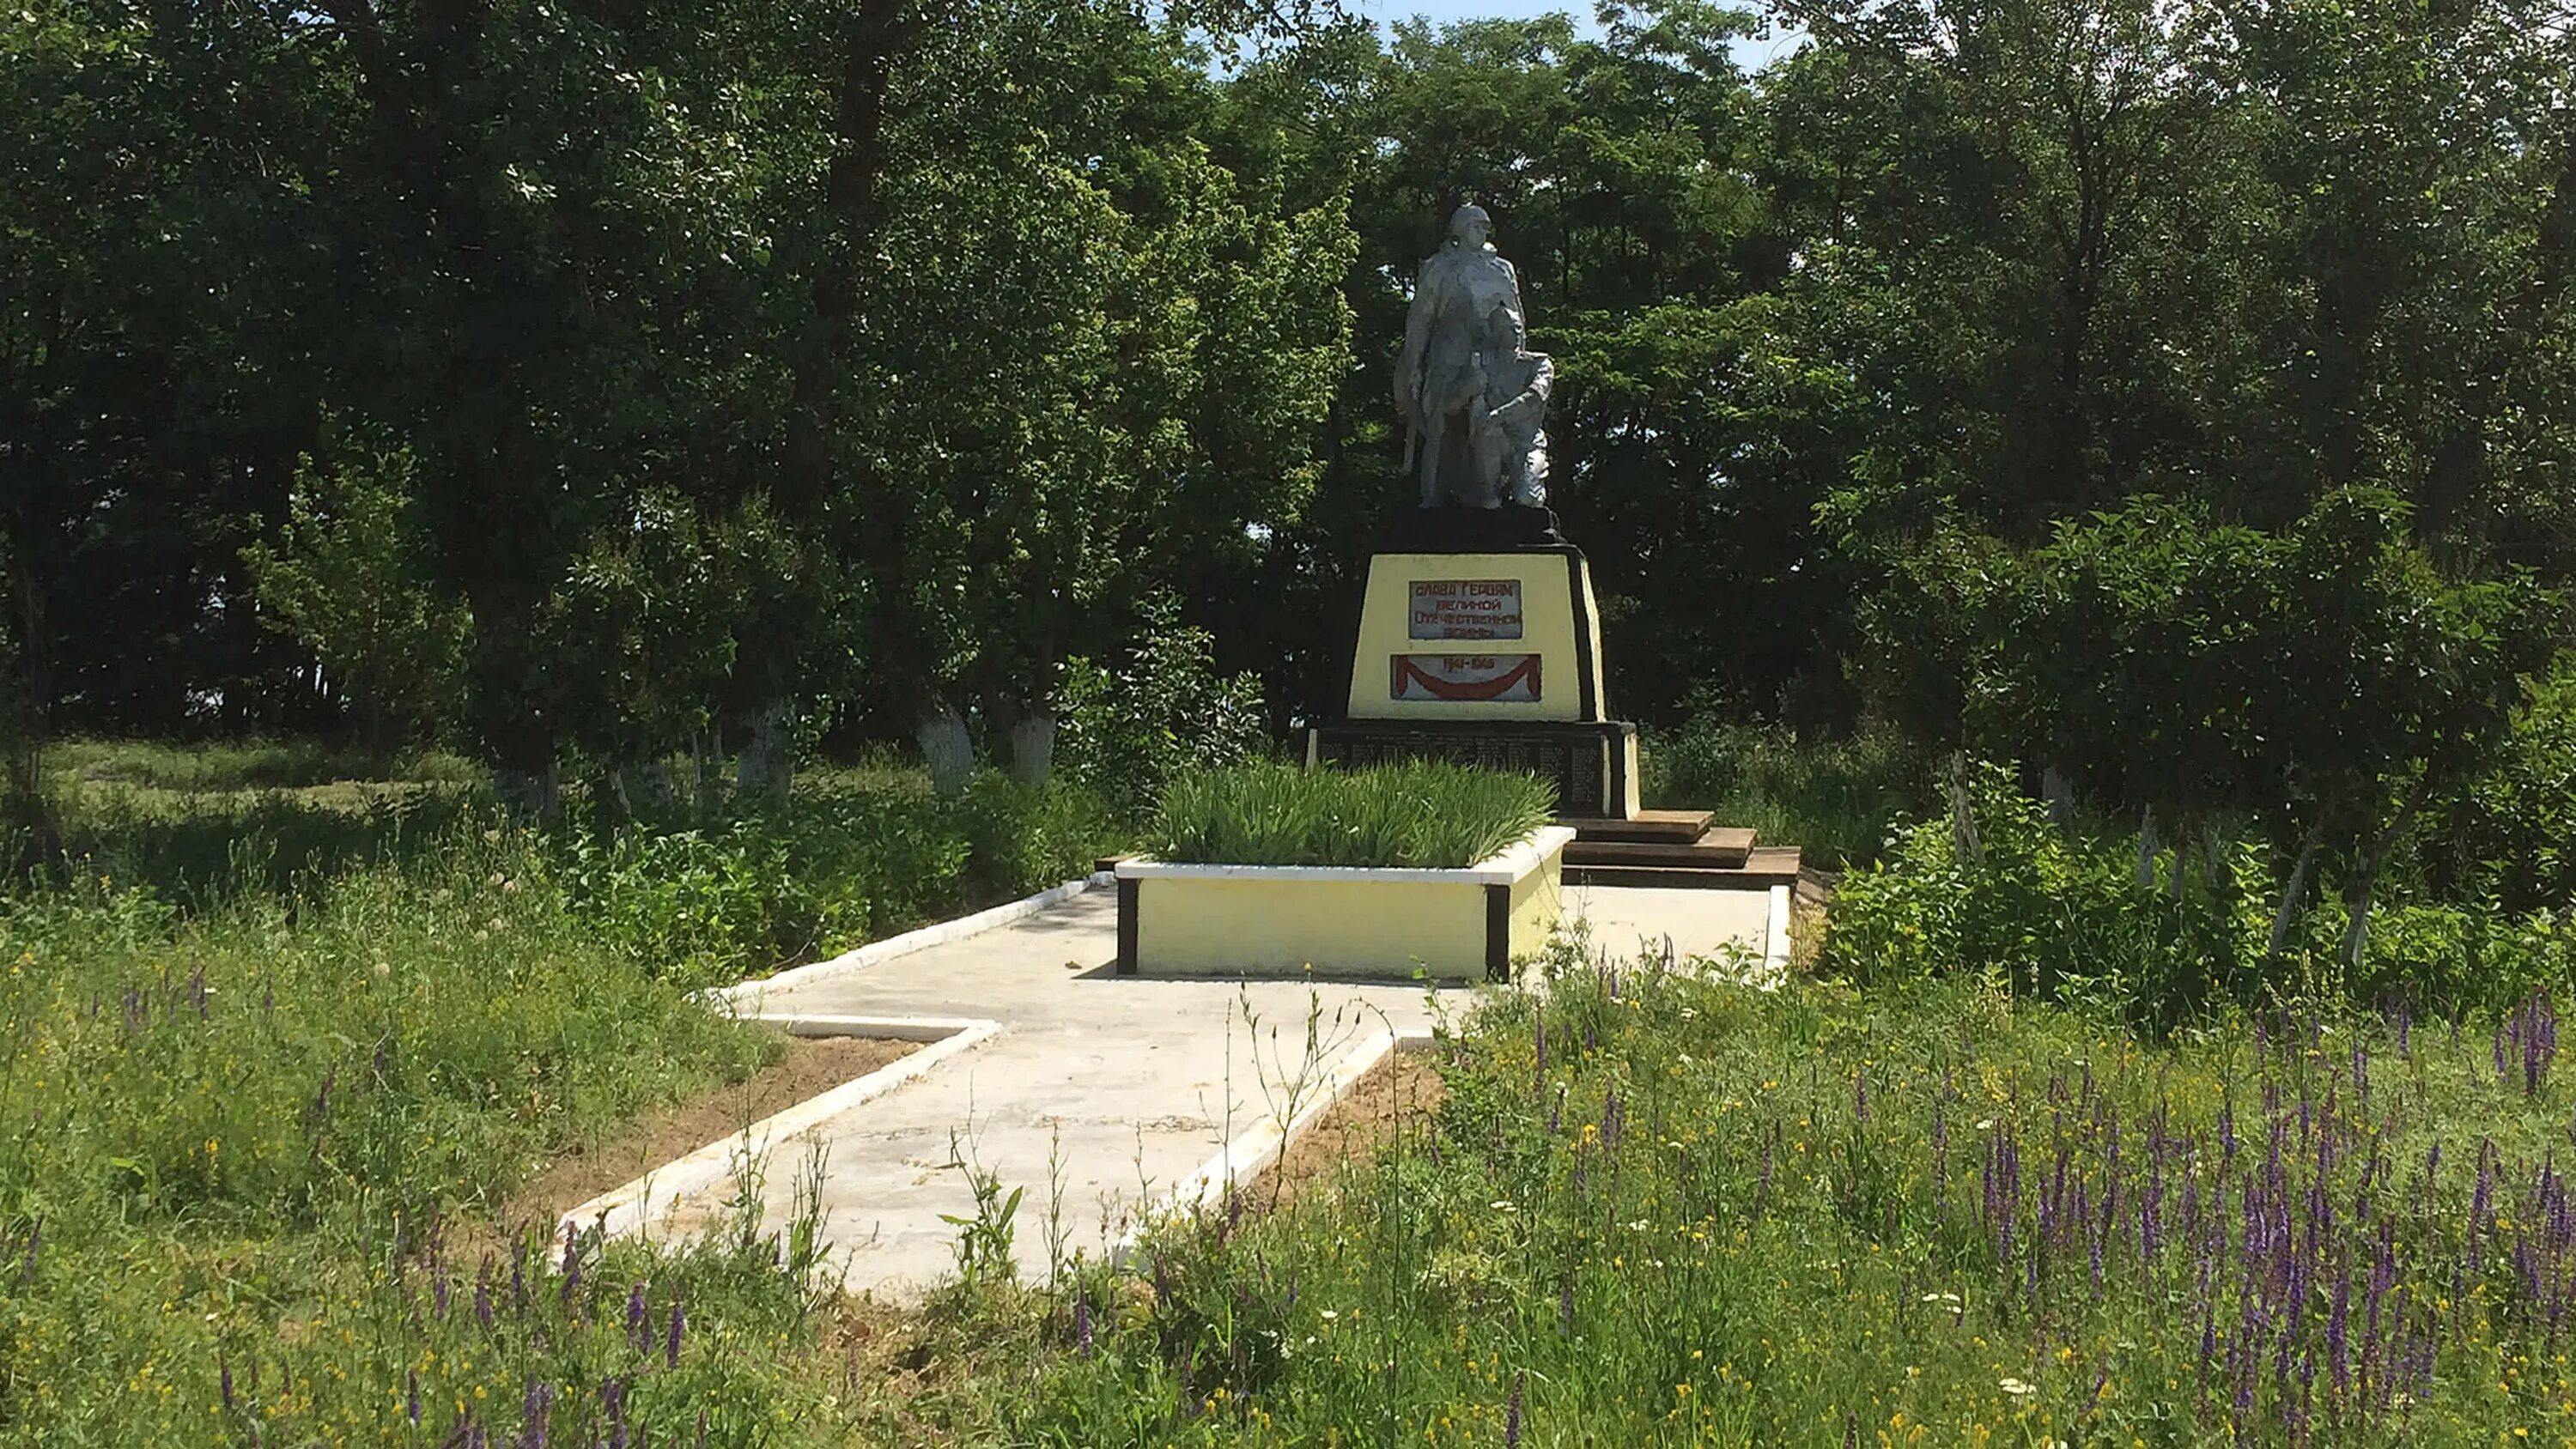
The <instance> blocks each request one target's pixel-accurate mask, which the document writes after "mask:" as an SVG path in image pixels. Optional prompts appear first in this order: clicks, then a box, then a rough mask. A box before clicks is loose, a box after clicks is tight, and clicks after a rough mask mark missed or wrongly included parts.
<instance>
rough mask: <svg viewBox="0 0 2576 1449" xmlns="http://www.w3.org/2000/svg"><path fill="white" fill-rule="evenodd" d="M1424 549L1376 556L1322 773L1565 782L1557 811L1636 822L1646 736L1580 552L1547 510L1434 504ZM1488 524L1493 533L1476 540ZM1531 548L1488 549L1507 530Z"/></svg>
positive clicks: (1424, 523)
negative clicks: (1614, 702)
mask: <svg viewBox="0 0 2576 1449" xmlns="http://www.w3.org/2000/svg"><path fill="white" fill-rule="evenodd" d="M1420 526H1421V528H1422V529H1424V530H1428V531H1429V532H1427V533H1425V532H1416V533H1411V534H1406V533H1404V532H1402V531H1401V530H1399V534H1398V536H1399V537H1404V538H1407V539H1408V540H1409V541H1411V542H1413V543H1415V544H1416V545H1418V546H1417V547H1415V548H1412V549H1408V550H1403V551H1388V552H1383V553H1379V554H1376V555H1374V556H1373V557H1371V558H1370V559H1369V571H1368V589H1367V593H1366V594H1365V596H1364V597H1363V601H1362V604H1361V609H1360V631H1359V639H1358V641H1357V645H1356V647H1355V648H1354V649H1353V651H1352V658H1351V676H1350V678H1351V684H1350V693H1349V696H1348V707H1347V709H1346V711H1345V717H1344V718H1343V719H1341V720H1338V721H1335V722H1333V723H1331V724H1325V725H1320V726H1317V727H1315V728H1314V729H1312V730H1310V731H1309V732H1308V734H1307V740H1306V757H1307V760H1308V762H1309V763H1311V764H1333V765H1342V766H1359V765H1369V764H1377V763H1382V762H1388V761H1395V760H1414V759H1431V760H1449V761H1454V762H1456V763H1458V764H1463V765H1474V766H1479V767H1482V768H1485V769H1495V770H1518V771H1523V772H1526V773H1528V774H1532V775H1536V776H1538V777H1539V778H1540V779H1542V780H1545V781H1547V782H1548V783H1549V784H1551V785H1553V786H1555V788H1556V800H1557V805H1556V808H1557V813H1558V814H1560V815H1563V816H1567V817H1574V818H1584V819H1594V820H1599V819H1611V820H1626V819H1630V818H1633V817H1634V816H1635V815H1636V813H1637V803H1638V802H1637V727H1636V726H1635V725H1632V724H1626V723H1622V722H1620V721H1617V720H1613V719H1611V718H1610V717H1609V715H1608V713H1607V712H1606V711H1607V705H1606V704H1605V702H1604V694H1603V677H1602V669H1601V624H1600V617H1601V612H1600V606H1599V605H1598V604H1597V603H1596V602H1595V600H1594V598H1593V595H1592V572H1591V568H1590V566H1589V565H1588V564H1586V563H1585V562H1584V558H1583V551H1582V550H1580V549H1578V548H1575V547H1574V546H1572V545H1571V544H1565V543H1554V544H1550V543H1543V542H1538V541H1536V540H1537V539H1539V538H1541V537H1543V536H1546V535H1550V534H1553V532H1554V515H1552V514H1550V513H1549V512H1548V511H1547V510H1546V509H1544V508H1516V509H1454V508H1452V509H1424V510H1422V513H1421V516H1420ZM1480 528H1481V529H1482V530H1483V531H1482V532H1472V531H1473V530H1478V529H1480ZM1505 536H1508V537H1513V538H1517V539H1523V540H1529V541H1526V542H1521V543H1518V544H1516V545H1503V546H1498V547H1497V546H1485V547H1475V548H1470V547H1468V546H1467V545H1468V544H1470V543H1482V544H1488V545H1490V544H1491V543H1492V541H1493V540H1494V539H1496V538H1499V537H1505Z"/></svg>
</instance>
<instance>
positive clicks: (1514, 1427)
mask: <svg viewBox="0 0 2576 1449" xmlns="http://www.w3.org/2000/svg"><path fill="white" fill-rule="evenodd" d="M1528 1383H1529V1373H1528V1371H1527V1370H1523V1371H1521V1372H1519V1373H1516V1374H1514V1375H1512V1399H1511V1403H1510V1404H1509V1405H1508V1406H1506V1407H1505V1408H1504V1410H1503V1449H1520V1442H1521V1392H1522V1390H1523V1389H1524V1388H1525V1387H1526V1386H1527V1385H1528Z"/></svg>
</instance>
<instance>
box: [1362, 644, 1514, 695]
mask: <svg viewBox="0 0 2576 1449" xmlns="http://www.w3.org/2000/svg"><path fill="white" fill-rule="evenodd" d="M1538 660H1539V656H1537V655H1535V654H1531V655H1528V656H1526V657H1524V658H1523V659H1522V660H1521V662H1520V663H1518V664H1516V665H1513V666H1512V667H1511V668H1509V669H1507V670H1504V671H1503V672H1502V673H1500V674H1498V675H1495V676H1494V677H1493V678H1491V679H1458V680H1451V679H1442V678H1441V677H1440V676H1438V675H1436V674H1433V673H1431V672H1429V671H1428V670H1425V669H1424V668H1423V667H1422V666H1421V665H1419V664H1416V663H1414V662H1413V658H1412V656H1410V655H1405V654H1398V655H1396V656H1395V690H1394V693H1395V697H1396V698H1398V699H1402V698H1405V697H1406V694H1407V692H1408V687H1409V686H1419V687H1420V688H1421V689H1422V691H1423V692H1424V693H1426V694H1429V695H1430V696H1431V697H1432V698H1434V699H1440V700H1450V701H1461V702H1464V701H1475V700H1489V699H1499V698H1501V697H1502V696H1504V695H1506V694H1509V693H1511V691H1512V690H1513V689H1514V688H1516V687H1517V686H1519V685H1521V684H1524V683H1526V684H1527V685H1529V692H1530V698H1532V699H1536V698H1538Z"/></svg>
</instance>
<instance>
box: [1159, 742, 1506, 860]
mask: <svg viewBox="0 0 2576 1449" xmlns="http://www.w3.org/2000/svg"><path fill="white" fill-rule="evenodd" d="M1555 807H1556V792H1555V791H1554V790H1552V789H1551V788H1550V787H1548V786H1547V785H1545V784H1542V783H1541V782H1539V781H1538V780H1535V779H1533V778H1531V777H1530V776H1527V775H1514V774H1503V773H1499V772H1496V771H1492V770H1477V769H1470V768H1467V767H1465V766H1461V765H1449V764H1439V763H1433V762H1416V763H1412V764H1404V765H1379V766H1373V767H1371V768H1368V769H1364V770H1353V771H1348V772H1345V771H1341V770H1301V769H1298V768H1296V767H1295V766H1291V765H1278V764H1259V765H1246V766H1243V767H1241V768H1239V769H1232V770H1220V771H1216V772H1213V773H1210V774H1205V775H1200V776H1197V777H1194V778H1191V779H1186V780H1181V781H1178V782H1175V783H1174V784H1173V785H1172V786H1171V787H1170V788H1169V789H1167V790H1165V791H1164V793H1163V802H1162V808H1161V810H1160V811H1159V812H1158V813H1157V815H1156V817H1155V821H1154V827H1153V830H1152V832H1151V834H1150V835H1149V836H1148V839H1147V843H1146V848H1147V850H1148V851H1149V852H1150V853H1152V854H1153V855H1154V856H1156V857H1157V858H1159V859H1162V860H1167V861H1175V862H1182V863H1188V864H1209V865H1343V866H1375V867H1407V868H1412V869H1433V870H1455V869H1458V868H1461V867H1464V866H1470V865H1473V864H1475V863H1476V862H1477V861H1480V860H1483V859H1485V858H1486V857H1487V856H1490V855H1493V854H1494V853H1496V852H1497V851H1500V850H1503V849H1505V848H1507V847H1509V846H1511V845H1512V844H1514V843H1515V842H1518V841H1520V840H1523V839H1526V838H1527V837H1528V836H1529V834H1530V833H1531V832H1532V831H1535V830H1537V829H1538V828H1539V827H1540V826H1542V825H1545V824H1547V823H1548V821H1549V820H1550V819H1552V818H1553V817H1554V814H1555Z"/></svg>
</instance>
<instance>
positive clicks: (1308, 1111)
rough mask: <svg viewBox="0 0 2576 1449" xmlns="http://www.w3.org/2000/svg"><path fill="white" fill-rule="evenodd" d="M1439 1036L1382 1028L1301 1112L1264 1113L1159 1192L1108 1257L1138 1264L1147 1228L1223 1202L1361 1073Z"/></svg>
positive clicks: (1114, 1262) (1122, 1265)
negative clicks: (1278, 1115)
mask: <svg viewBox="0 0 2576 1449" xmlns="http://www.w3.org/2000/svg"><path fill="white" fill-rule="evenodd" d="M1437 1039H1438V1036H1437V1034H1436V1033H1434V1032H1431V1031H1428V1030H1424V1029H1422V1028H1420V1027H1404V1028H1398V1029H1392V1030H1387V1031H1380V1032H1377V1033H1375V1034H1374V1035H1372V1036H1371V1037H1370V1038H1369V1039H1368V1040H1366V1041H1363V1042H1361V1043H1360V1044H1359V1045H1358V1046H1356V1047H1354V1048H1352V1049H1351V1050H1350V1051H1349V1052H1348V1053H1346V1054H1344V1056H1343V1057H1342V1059H1341V1060H1340V1061H1339V1062H1337V1063H1335V1064H1334V1066H1333V1069H1332V1070H1331V1071H1330V1072H1327V1073H1326V1074H1325V1076H1324V1080H1323V1082H1322V1083H1321V1084H1320V1087H1319V1090H1317V1092H1316V1093H1315V1095H1314V1097H1313V1098H1312V1099H1310V1100H1309V1101H1308V1102H1307V1103H1306V1105H1304V1106H1303V1107H1300V1108H1298V1109H1297V1114H1296V1115H1295V1116H1294V1117H1292V1118H1290V1119H1289V1120H1287V1121H1285V1122H1282V1121H1280V1120H1279V1119H1278V1118H1276V1117H1264V1118H1262V1119H1261V1120H1260V1121H1258V1122H1256V1123H1254V1124H1253V1125H1252V1126H1250V1127H1248V1128H1246V1129H1245V1130H1243V1131H1242V1132H1239V1133H1236V1134H1235V1136H1234V1139H1233V1140H1232V1141H1230V1142H1228V1143H1226V1144H1225V1146H1223V1147H1221V1148H1219V1149H1218V1150H1217V1154H1216V1155H1215V1156H1214V1157H1211V1158H1209V1159H1208V1160H1207V1162H1206V1163H1205V1164H1204V1165H1202V1166H1201V1167H1200V1168H1199V1170H1198V1171H1196V1172H1194V1173H1191V1174H1190V1175H1189V1176H1188V1177H1186V1178H1184V1179H1182V1180H1181V1182H1180V1184H1179V1185H1178V1186H1176V1187H1174V1188H1173V1189H1172V1190H1171V1191H1170V1192H1167V1193H1165V1194H1163V1195H1162V1196H1161V1197H1160V1198H1157V1199H1156V1200H1155V1201H1154V1202H1153V1204H1152V1205H1151V1206H1149V1207H1148V1208H1146V1209H1145V1211H1144V1212H1143V1213H1142V1214H1141V1215H1139V1219H1138V1221H1136V1222H1135V1223H1132V1224H1130V1225H1129V1226H1128V1227H1127V1229H1126V1230H1125V1231H1124V1232H1122V1233H1120V1234H1119V1235H1118V1238H1117V1240H1116V1241H1115V1242H1114V1243H1112V1244H1111V1245H1110V1249H1109V1262H1110V1266H1111V1267H1113V1268H1118V1269H1121V1270H1125V1269H1127V1268H1131V1267H1133V1266H1134V1265H1135V1263H1136V1259H1137V1249H1138V1247H1139V1245H1140V1244H1141V1243H1142V1241H1143V1239H1144V1236H1145V1234H1146V1233H1147V1232H1149V1231H1151V1230H1152V1229H1153V1228H1154V1227H1155V1226H1157V1225H1159V1224H1161V1223H1165V1222H1169V1221H1171V1220H1172V1219H1174V1218H1179V1217H1185V1216H1187V1215H1189V1214H1190V1213H1193V1212H1197V1211H1199V1210H1201V1209H1203V1208H1215V1207H1220V1206H1222V1205H1223V1204H1224V1202H1225V1193H1226V1190H1227V1189H1228V1188H1229V1187H1231V1186H1233V1185H1234V1184H1235V1183H1237V1182H1241V1181H1243V1180H1244V1179H1246V1178H1253V1177H1259V1176H1260V1175H1261V1174H1262V1172H1263V1171H1264V1170H1266V1169H1267V1168H1268V1167H1269V1166H1270V1164H1271V1163H1273V1162H1275V1161H1277V1160H1278V1159H1279V1155H1280V1154H1281V1153H1282V1152H1285V1151H1286V1150H1287V1148H1288V1144H1289V1143H1290V1142H1292V1141H1295V1140H1296V1137H1297V1134H1298V1133H1300V1132H1303V1131H1305V1130H1306V1129H1307V1128H1308V1127H1309V1126H1312V1125H1313V1124H1314V1121H1315V1119H1316V1118H1318V1117H1321V1116H1323V1115H1324V1114H1325V1113H1326V1112H1328V1111H1331V1110H1332V1108H1333V1104H1335V1103H1337V1102H1339V1101H1341V1100H1342V1098H1344V1097H1346V1096H1348V1095H1350V1092H1351V1089H1352V1088H1354V1087H1356V1086H1358V1085H1359V1083H1360V1079H1361V1078H1363V1077H1365V1076H1367V1075H1368V1074H1369V1073H1370V1072H1372V1071H1374V1070H1376V1068H1377V1065H1378V1063H1380V1062H1383V1061H1385V1060H1386V1059H1387V1058H1388V1057H1389V1056H1392V1055H1393V1054H1395V1053H1396V1052H1400V1051H1401V1052H1413V1051H1424V1050H1427V1049H1428V1048H1429V1047H1430V1046H1431V1044H1432V1042H1434V1041H1435V1040H1437Z"/></svg>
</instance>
